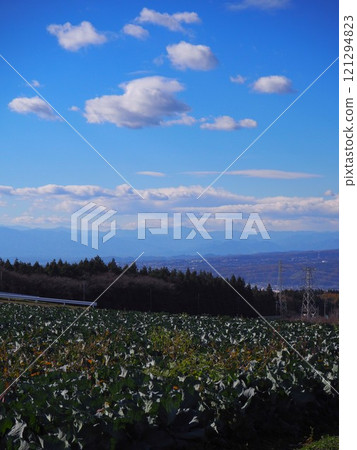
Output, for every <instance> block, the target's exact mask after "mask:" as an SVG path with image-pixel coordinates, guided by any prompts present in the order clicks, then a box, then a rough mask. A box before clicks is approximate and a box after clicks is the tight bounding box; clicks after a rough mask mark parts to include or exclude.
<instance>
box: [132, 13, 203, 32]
mask: <svg viewBox="0 0 357 450" xmlns="http://www.w3.org/2000/svg"><path fill="white" fill-rule="evenodd" d="M135 21H136V22H138V23H151V24H154V25H160V26H162V27H165V28H168V29H169V30H171V31H181V32H183V31H184V28H183V27H182V25H181V24H182V23H185V24H192V23H200V22H201V19H200V18H199V17H198V15H197V13H195V12H179V13H175V14H168V13H159V12H157V11H155V10H153V9H148V8H143V9H142V10H141V12H140V15H139V16H138V17H137V18H136V19H135Z"/></svg>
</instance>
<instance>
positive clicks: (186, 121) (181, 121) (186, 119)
mask: <svg viewBox="0 0 357 450" xmlns="http://www.w3.org/2000/svg"><path fill="white" fill-rule="evenodd" d="M195 123H197V119H195V118H194V117H192V116H189V115H188V114H182V115H181V116H180V117H179V118H178V119H172V120H166V121H165V122H162V123H161V125H163V126H171V125H187V126H191V125H194V124H195Z"/></svg>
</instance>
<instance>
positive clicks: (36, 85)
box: [31, 80, 41, 88]
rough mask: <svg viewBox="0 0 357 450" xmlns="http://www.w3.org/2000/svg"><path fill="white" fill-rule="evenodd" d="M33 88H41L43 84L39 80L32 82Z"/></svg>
mask: <svg viewBox="0 0 357 450" xmlns="http://www.w3.org/2000/svg"><path fill="white" fill-rule="evenodd" d="M31 86H33V87H35V88H37V87H40V86H41V83H40V82H39V81H38V80H32V81H31Z"/></svg>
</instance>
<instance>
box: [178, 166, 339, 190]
mask: <svg viewBox="0 0 357 450" xmlns="http://www.w3.org/2000/svg"><path fill="white" fill-rule="evenodd" d="M220 173H221V172H218V171H195V172H185V174H187V175H197V176H204V175H219V174H220ZM224 175H243V176H246V177H250V178H271V179H274V180H298V179H304V178H320V177H321V175H317V174H314V173H306V172H288V171H285V170H271V169H247V170H230V171H227V172H225V173H224ZM328 192H329V191H326V192H325V194H324V195H325V196H326V195H332V194H328Z"/></svg>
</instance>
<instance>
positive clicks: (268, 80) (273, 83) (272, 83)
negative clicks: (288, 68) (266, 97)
mask: <svg viewBox="0 0 357 450" xmlns="http://www.w3.org/2000/svg"><path fill="white" fill-rule="evenodd" d="M252 88H253V91H255V92H260V93H264V94H289V93H290V92H293V89H292V83H291V80H289V78H286V77H284V76H282V75H270V76H268V77H261V78H258V80H256V81H255V82H254V83H253V84H252Z"/></svg>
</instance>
